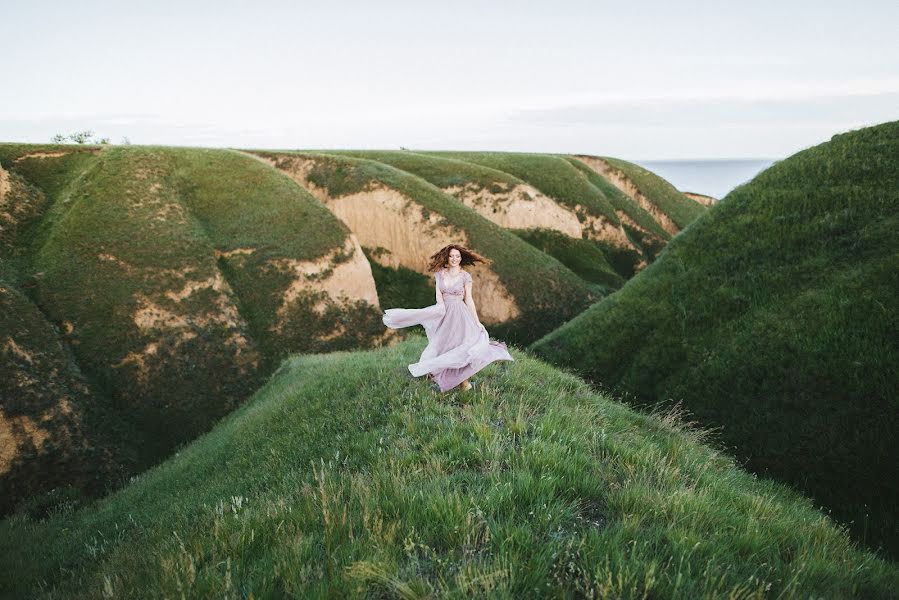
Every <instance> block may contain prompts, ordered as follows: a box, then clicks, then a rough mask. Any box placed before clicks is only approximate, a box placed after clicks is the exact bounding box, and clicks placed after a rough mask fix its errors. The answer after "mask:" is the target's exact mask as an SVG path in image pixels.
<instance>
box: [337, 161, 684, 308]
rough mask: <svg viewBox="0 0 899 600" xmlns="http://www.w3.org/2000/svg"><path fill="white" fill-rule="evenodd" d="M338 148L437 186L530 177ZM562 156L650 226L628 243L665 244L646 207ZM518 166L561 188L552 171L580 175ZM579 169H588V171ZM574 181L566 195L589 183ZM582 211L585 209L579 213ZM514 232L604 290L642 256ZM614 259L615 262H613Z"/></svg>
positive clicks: (498, 183)
mask: <svg viewBox="0 0 899 600" xmlns="http://www.w3.org/2000/svg"><path fill="white" fill-rule="evenodd" d="M336 154H341V155H349V156H358V157H362V158H369V159H372V160H376V161H379V162H383V163H385V164H389V165H391V166H393V167H396V168H398V169H401V170H403V171H407V172H409V173H413V174H414V175H417V176H419V177H421V178H422V179H424V180H426V181H428V182H429V183H432V184H434V185H436V186H437V187H440V188H448V187H451V186H466V185H474V186H478V187H480V188H489V189H490V190H491V191H493V192H495V193H500V192H502V191H506V190H508V189H509V187H510V186H515V185H530V184H529V183H528V182H526V181H524V180H522V179H519V178H518V177H515V176H514V175H511V174H509V173H506V172H504V171H500V170H498V169H494V168H491V167H487V166H484V165H482V164H478V163H475V162H467V161H465V160H461V159H456V158H448V157H443V156H434V155H432V154H419V153H415V152H408V151H406V152H392V151H343V152H339V153H336ZM496 155H497V156H500V155H501V154H500V153H496ZM502 155H505V156H509V157H514V156H515V155H512V154H508V153H506V154H502ZM564 158H565V160H567V161H568V162H570V163H572V164H573V165H574V166H575V167H578V165H580V167H582V169H579V170H581V171H582V173H583V175H582V176H581V177H586V178H587V179H588V181H589V182H590V184H591V185H593V186H595V187H597V188H598V189H599V190H600V191H601V192H602V194H603V195H604V196H606V197H607V198H608V199H609V202H610V204H611V205H612V206H614V207H615V209H616V210H623V211H624V212H625V213H626V214H628V215H629V216H632V217H633V218H635V220H637V222H638V223H639V224H640V225H641V227H645V228H646V229H647V232H650V233H648V234H646V235H644V234H642V233H641V232H638V231H637V230H633V232H630V231H629V234H631V233H632V235H631V241H632V243H634V244H635V245H636V246H637V248H640V249H641V250H642V249H643V246H646V248H647V250H648V251H649V253H648V256H649V257H650V258H653V257H654V256H655V253H657V252H658V251H659V250H660V249H661V246H663V245H664V241H663V240H667V239H668V237H669V236H668V234H667V233H665V232H664V230H663V229H661V227H659V225H658V224H657V223H656V222H655V221H654V220H653V219H652V217H651V216H649V214H648V213H646V212H645V211H643V210H642V209H641V208H640V207H639V206H637V205H636V204H635V203H634V202H633V201H632V200H631V199H630V198H628V197H627V196H626V195H625V194H624V193H623V192H621V191H620V190H619V189H618V188H616V187H615V186H613V185H612V184H610V183H609V182H607V181H605V180H604V179H603V178H602V177H600V176H599V175H598V174H597V173H596V172H595V171H593V170H592V169H590V168H589V167H587V166H586V165H583V164H580V163H579V162H578V161H575V160H573V159H571V158H569V157H564ZM496 164H497V165H500V164H508V163H503V162H502V161H498V162H497V163H496ZM531 167H534V168H536V169H537V170H535V171H531V170H529V169H530V168H531ZM538 167H539V168H538ZM547 167H548V168H549V170H550V177H540V176H539V175H538V173H539V172H540V169H546V168H547ZM520 168H521V169H522V171H526V172H527V173H528V176H529V177H530V179H531V180H533V181H541V182H543V183H544V184H546V185H549V186H550V187H551V188H552V189H556V190H559V189H561V188H562V187H563V186H561V185H559V184H555V185H554V184H553V183H551V182H552V181H554V179H553V176H556V177H558V178H562V179H564V178H567V177H572V176H574V177H576V178H577V177H578V175H577V173H574V172H571V171H567V170H566V169H564V168H562V169H561V170H560V169H559V165H558V163H557V162H556V161H555V160H548V161H539V163H538V162H532V163H526V164H524V165H522V166H521V167H520ZM583 169H586V171H584V170H583ZM572 185H573V186H574V188H573V189H572V190H567V188H566V192H565V193H566V194H571V196H570V198H572V199H573V198H575V197H576V195H577V193H578V191H580V192H583V191H584V190H585V189H587V188H585V187H584V186H583V185H578V184H572V183H571V182H569V187H570V186H572ZM566 197H569V196H566ZM574 204H577V202H576V201H574V200H572V202H569V203H568V206H569V208H570V207H571V206H573V205H574ZM603 206H604V205H603ZM580 214H581V215H583V213H580ZM647 219H648V221H647ZM626 229H628V230H630V229H632V228H630V227H627V226H626ZM655 230H660V231H661V232H662V233H663V236H661V237H659V238H658V239H650V238H653V233H654V232H655ZM514 233H515V234H516V235H518V236H519V237H520V238H521V239H523V240H524V241H526V242H527V243H529V244H531V245H532V246H534V247H535V248H537V249H539V250H540V251H541V252H544V253H546V254H549V255H550V256H552V257H553V258H555V259H557V260H558V261H559V262H561V263H562V264H564V265H565V266H567V267H569V268H571V269H572V270H573V271H574V272H575V273H576V274H577V275H578V276H580V277H581V278H582V279H584V280H585V281H587V282H588V283H589V284H594V285H595V284H599V285H600V287H599V288H597V289H603V290H607V289H609V288H615V289H617V288H619V287H621V284H622V283H623V280H622V278H625V279H626V278H629V277H632V276H633V274H634V270H635V265H636V264H638V263H639V262H640V259H641V257H640V256H639V254H638V253H637V252H634V251H632V250H629V249H624V248H618V247H614V246H610V245H608V244H603V243H599V242H591V241H586V240H572V239H570V238H569V239H562V238H563V237H564V236H562V235H561V234H559V235H556V234H553V233H551V232H541V231H532V232H530V233H527V234H525V232H522V231H515V232H514ZM644 238H646V239H644ZM610 263H611V264H610ZM612 265H614V267H613V266H612Z"/></svg>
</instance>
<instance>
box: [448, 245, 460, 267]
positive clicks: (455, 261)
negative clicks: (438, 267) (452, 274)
mask: <svg viewBox="0 0 899 600" xmlns="http://www.w3.org/2000/svg"><path fill="white" fill-rule="evenodd" d="M461 262H462V253H461V252H459V251H458V250H456V249H455V248H453V249H452V250H450V251H449V266H451V267H458V266H459V264H460V263H461Z"/></svg>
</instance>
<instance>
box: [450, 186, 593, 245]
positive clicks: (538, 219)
mask: <svg viewBox="0 0 899 600" xmlns="http://www.w3.org/2000/svg"><path fill="white" fill-rule="evenodd" d="M443 191H444V192H446V193H448V194H451V195H452V196H455V197H456V198H458V199H459V200H460V201H462V203H463V204H465V205H466V206H468V207H470V208H473V209H474V210H476V211H477V212H478V214H480V215H481V216H482V217H485V218H486V219H488V220H490V221H493V222H494V223H496V224H497V225H499V226H500V227H505V228H507V229H533V228H543V229H553V230H555V231H559V232H561V233H564V234H565V235H567V236H569V237H575V238H579V237H581V222H580V221H579V220H578V218H577V215H576V214H575V213H574V212H573V211H571V210H569V209H567V208H565V207H563V206H560V205H559V204H557V203H556V202H555V201H553V200H552V199H551V198H549V197H547V196H545V195H544V194H542V193H541V192H540V191H539V190H538V189H536V188H535V187H533V186H530V185H522V184H518V185H514V186H503V187H502V188H501V189H499V190H496V189H490V188H485V187H481V186H478V185H474V184H466V185H464V186H452V187H448V188H446V189H444V190H443Z"/></svg>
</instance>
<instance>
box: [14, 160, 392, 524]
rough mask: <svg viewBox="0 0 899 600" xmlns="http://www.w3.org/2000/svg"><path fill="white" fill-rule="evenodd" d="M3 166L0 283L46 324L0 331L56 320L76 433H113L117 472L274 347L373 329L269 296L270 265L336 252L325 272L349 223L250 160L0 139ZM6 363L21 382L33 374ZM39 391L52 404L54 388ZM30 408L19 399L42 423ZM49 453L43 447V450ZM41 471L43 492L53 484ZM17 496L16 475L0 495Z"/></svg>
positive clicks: (240, 383)
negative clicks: (72, 380) (75, 381)
mask: <svg viewBox="0 0 899 600" xmlns="http://www.w3.org/2000/svg"><path fill="white" fill-rule="evenodd" d="M0 163H2V164H3V166H4V168H5V169H7V170H8V171H9V172H10V181H11V183H12V191H11V194H12V197H11V200H10V196H7V200H8V201H10V202H9V204H10V206H12V207H13V211H14V212H13V214H14V216H15V218H14V219H13V220H12V221H11V222H6V223H5V226H4V228H3V230H2V232H0V258H2V259H3V260H2V261H0V278H2V279H4V280H5V282H6V283H7V284H8V285H9V286H11V288H15V289H16V290H20V291H21V292H22V293H24V294H25V295H26V296H27V298H28V301H29V302H30V305H29V306H30V309H29V310H36V311H39V313H41V314H42V315H44V319H45V321H46V322H45V323H44V324H43V325H38V324H37V322H36V321H35V323H32V324H31V325H29V326H28V327H18V326H17V325H16V323H15V322H13V321H9V320H5V321H4V323H3V328H0V334H6V335H11V336H13V339H14V341H15V342H16V343H21V344H26V345H28V338H29V336H37V338H39V339H44V338H43V337H40V336H41V335H43V333H41V332H43V329H40V328H41V327H43V328H45V329H49V330H52V331H54V332H55V334H56V335H57V337H58V339H57V342H56V344H58V345H59V346H60V347H61V348H62V349H63V352H64V353H68V354H66V356H68V357H69V358H70V359H71V364H67V365H66V367H65V369H63V370H62V371H60V372H61V373H65V370H66V369H68V370H71V371H73V372H76V373H78V374H79V377H81V375H82V374H83V376H84V377H86V384H87V385H88V387H89V388H90V393H89V394H88V395H87V396H86V399H84V401H83V402H82V401H81V400H82V398H81V397H80V396H79V397H78V402H76V404H81V405H83V406H80V407H76V408H78V410H79V411H82V410H84V411H85V412H84V417H85V420H84V422H83V423H82V424H81V425H82V432H81V433H83V435H84V437H85V439H87V440H89V441H90V440H97V439H100V438H103V437H105V433H106V432H116V431H122V432H124V433H123V434H122V435H118V436H117V437H116V441H115V442H114V443H111V444H108V445H107V447H109V448H110V449H111V451H112V452H113V453H114V454H115V457H114V458H115V460H116V461H117V462H118V463H119V465H120V466H122V467H123V468H124V469H125V470H126V471H131V472H133V471H134V470H137V469H140V468H142V467H144V466H146V465H149V464H152V463H154V462H156V461H158V460H159V459H160V458H162V457H163V456H165V455H167V454H168V453H169V452H170V451H171V449H172V448H173V447H174V446H176V445H177V444H179V443H183V442H185V441H188V440H190V439H193V437H195V436H196V435H197V434H198V433H199V432H202V431H205V430H206V429H208V427H209V426H210V425H211V423H213V422H214V421H215V420H217V419H218V418H219V417H221V416H222V415H224V414H226V413H227V412H229V411H230V410H232V409H233V408H234V407H235V406H237V404H238V403H239V402H241V401H242V400H244V399H245V398H246V397H248V396H249V395H250V394H251V393H252V392H253V390H255V389H256V387H257V385H258V382H259V381H261V378H263V377H264V376H265V375H266V374H267V373H269V372H271V370H273V369H274V367H275V366H276V365H277V364H278V362H279V361H280V359H281V358H282V357H283V356H285V355H286V354H287V353H289V352H295V351H298V350H299V351H323V350H333V349H344V348H348V347H360V346H366V345H370V344H371V343H372V340H373V339H376V338H377V337H378V336H380V335H381V333H382V331H383V325H382V324H381V323H380V312H379V311H377V310H376V309H375V308H374V307H372V306H369V305H368V304H365V303H362V302H354V301H348V302H338V301H332V300H331V299H329V298H327V297H324V298H323V297H322V296H324V293H323V292H322V293H311V292H310V293H303V292H300V294H299V296H298V297H297V298H296V299H295V300H294V301H293V302H292V303H291V304H290V305H288V306H286V307H284V306H282V304H283V300H284V295H285V291H286V290H287V288H288V286H290V285H291V284H292V283H293V281H294V275H293V274H292V273H290V272H289V271H287V270H286V269H285V268H283V267H281V266H280V263H279V262H278V261H306V260H311V259H318V258H319V257H322V256H331V255H332V254H333V260H332V262H331V264H330V267H333V266H336V265H337V264H338V263H339V262H340V261H342V260H347V259H348V258H349V257H348V256H346V255H345V253H343V248H344V243H345V241H346V240H347V239H348V235H349V232H348V231H347V229H346V228H345V227H344V226H343V225H342V224H341V223H340V221H338V220H337V219H336V218H335V217H334V216H333V215H332V214H331V213H330V211H328V210H327V209H326V208H325V207H324V206H322V205H321V204H320V203H318V201H317V200H315V199H314V198H313V197H312V196H311V195H309V194H308V193H307V192H305V191H304V190H302V189H300V188H299V187H298V186H297V185H296V184H295V183H294V182H292V181H290V180H289V179H288V178H287V177H285V176H284V175H283V174H281V173H279V172H277V171H275V170H274V169H271V168H270V167H268V166H267V165H264V164H262V163H261V162H259V161H257V160H254V159H252V158H250V157H247V156H243V155H240V154H238V153H234V152H231V151H226V150H206V149H184V148H180V149H176V148H164V147H137V146H130V147H107V148H100V147H78V146H75V147H73V146H46V145H28V144H0ZM233 251H236V252H233ZM22 301H23V302H24V299H23V300H22ZM281 309H284V310H282V313H281V314H280V315H279V314H278V311H279V310H281ZM23 310H24V309H23ZM278 323H280V324H282V325H283V326H282V327H281V328H280V329H279V328H277V327H275V325H276V324H278ZM335 327H338V328H339V330H338V331H336V332H335ZM36 328H37V329H36ZM39 329H40V332H39ZM37 338H36V339H37ZM48 343H49V342H48ZM47 351H48V352H49V351H50V347H49V346H48V349H47ZM13 358H15V357H13ZM26 362H27V361H26ZM19 363H21V361H19ZM19 363H17V366H16V367H15V368H16V369H18V372H19V373H20V374H21V375H22V377H23V379H22V381H27V377H31V376H32V375H35V376H38V375H39V374H38V372H37V371H35V369H37V367H36V366H35V367H34V368H31V367H28V366H27V365H24V364H19ZM54 364H55V363H54ZM26 367H27V368H26ZM54 368H55V367H54ZM60 368H62V367H60ZM29 373H30V374H31V375H29ZM26 376H27V377H26ZM44 376H45V377H46V379H47V381H50V380H53V377H52V376H50V375H48V374H46V373H44ZM53 389H56V390H57V391H58V392H59V394H57V395H56V397H55V400H56V401H59V399H60V397H62V396H60V394H65V393H67V392H66V390H65V386H62V385H61V386H57V387H55V388H53ZM49 390H50V387H49V386H48V388H47V390H45V391H47V393H48V394H49V393H50V391H49ZM20 391H21V390H20ZM51 395H52V394H51ZM70 396H71V394H70ZM71 399H73V400H74V399H75V396H71ZM51 400H52V399H50V398H49V397H48V398H44V399H43V400H42V401H41V402H43V403H47V402H51ZM41 402H37V401H35V402H29V403H25V404H23V405H21V406H17V408H16V410H17V411H19V412H22V414H25V413H27V412H28V411H30V413H29V416H30V418H32V419H40V415H41V414H42V413H41V411H42V410H43V409H42V408H41V407H42V406H43V404H42V403H41ZM52 422H53V421H47V424H48V426H49V425H50V424H52ZM28 455H29V456H32V458H35V460H36V455H34V453H30V454H28ZM25 456H26V455H25V454H23V455H22V459H23V460H25ZM62 459H63V452H62V451H60V452H56V451H55V450H54V448H52V447H49V452H48V456H47V457H45V459H41V460H45V461H50V462H53V461H56V462H57V464H62ZM97 467H98V468H97V472H98V473H99V472H100V471H101V470H102V469H101V468H100V465H99V464H98V465H97ZM22 468H23V469H25V467H24V465H23V466H22ZM29 468H30V469H31V472H32V473H39V471H36V470H35V467H33V466H32V467H29ZM60 468H61V469H63V470H66V469H67V467H65V468H64V467H60ZM26 470H27V469H26ZM68 470H69V472H70V474H73V473H75V472H76V471H77V472H79V473H80V472H81V471H78V470H76V469H68ZM40 472H43V473H44V474H45V475H46V477H45V479H46V481H47V485H45V486H43V487H47V486H49V485H51V483H50V482H52V481H55V480H56V476H55V475H53V474H51V473H50V472H49V471H40ZM82 474H83V473H82ZM40 478H41V476H38V475H36V476H35V477H33V478H32V479H34V480H35V481H36V480H38V479H40ZM9 481H11V480H9ZM6 483H8V481H7V480H6V479H4V484H6ZM39 487H40V486H39ZM89 487H91V488H92V489H94V488H96V486H93V485H92V484H91V485H90V486H89ZM32 491H34V490H32V489H31V488H28V487H27V486H18V485H17V487H16V488H15V490H14V493H11V494H9V495H7V497H6V500H7V502H6V504H4V506H5V507H7V508H8V507H9V505H10V504H11V503H15V502H18V501H21V500H22V499H23V498H24V497H26V496H28V495H29V494H30V493H31V492H32Z"/></svg>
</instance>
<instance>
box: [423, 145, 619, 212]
mask: <svg viewBox="0 0 899 600" xmlns="http://www.w3.org/2000/svg"><path fill="white" fill-rule="evenodd" d="M422 154H425V155H426V156H439V157H444V158H454V159H458V160H462V161H465V162H470V163H474V164H477V165H481V166H484V167H489V168H491V169H496V170H499V171H504V172H506V173H509V174H510V175H513V176H515V177H517V178H519V179H521V180H523V181H526V182H527V183H529V184H531V185H533V186H534V187H535V188H537V189H538V190H540V191H541V192H543V193H544V194H546V195H547V196H549V197H550V198H552V199H554V200H556V201H557V202H559V203H560V204H562V205H563V206H567V207H568V208H570V209H572V210H574V211H576V212H578V213H580V214H581V215H593V216H596V217H604V218H605V219H607V220H608V221H610V222H611V223H613V224H614V225H618V224H619V220H618V215H617V214H616V213H615V208H614V207H613V206H612V203H611V202H610V201H609V199H608V198H607V197H606V196H605V195H604V194H603V193H602V192H601V191H600V190H599V189H597V188H596V187H594V186H593V185H592V184H590V182H589V181H587V179H586V177H584V176H583V175H582V174H581V173H580V171H578V170H577V169H575V168H574V166H572V165H571V163H569V162H568V161H567V160H565V159H564V158H561V157H559V156H552V155H549V154H530V153H516V152H423V153H422ZM577 206H580V207H581V208H580V209H577V208H576V207H577Z"/></svg>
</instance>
